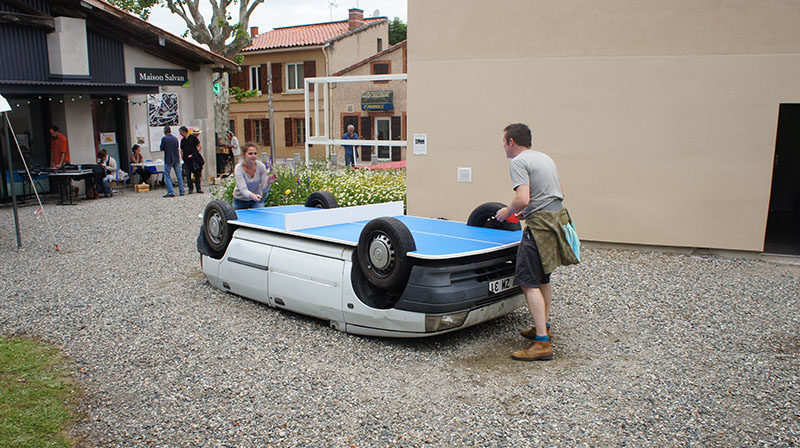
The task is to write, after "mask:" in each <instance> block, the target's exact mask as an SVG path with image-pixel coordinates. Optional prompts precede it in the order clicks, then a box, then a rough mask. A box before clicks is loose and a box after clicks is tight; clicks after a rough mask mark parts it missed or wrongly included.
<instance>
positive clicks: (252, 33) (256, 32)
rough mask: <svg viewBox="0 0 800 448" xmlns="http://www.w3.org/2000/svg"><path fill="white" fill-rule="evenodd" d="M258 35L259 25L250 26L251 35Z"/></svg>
mask: <svg viewBox="0 0 800 448" xmlns="http://www.w3.org/2000/svg"><path fill="white" fill-rule="evenodd" d="M256 36H258V27H257V26H251V27H250V37H256Z"/></svg>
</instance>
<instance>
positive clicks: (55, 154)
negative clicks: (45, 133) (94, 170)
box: [50, 126, 70, 168]
mask: <svg viewBox="0 0 800 448" xmlns="http://www.w3.org/2000/svg"><path fill="white" fill-rule="evenodd" d="M50 137H52V139H50V166H51V167H52V168H61V167H62V166H64V164H65V163H70V162H69V142H68V141H67V137H65V136H64V134H62V133H61V132H59V129H58V126H52V127H51V128H50Z"/></svg>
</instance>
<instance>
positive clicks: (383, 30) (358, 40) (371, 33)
mask: <svg viewBox="0 0 800 448" xmlns="http://www.w3.org/2000/svg"><path fill="white" fill-rule="evenodd" d="M378 38H380V39H382V41H383V49H382V50H381V51H383V50H385V49H387V48H389V47H390V45H389V23H388V22H382V23H380V24H377V25H375V26H372V27H370V28H367V29H366V30H364V31H361V32H358V33H355V34H352V35H350V36H347V37H345V38H343V39H340V40H337V41H335V42H333V43H332V44H331V45H330V47H328V51H329V64H330V65H329V67H328V69H329V71H328V73H334V72H338V71H339V70H342V69H345V68H347V67H349V66H351V65H353V64H355V63H356V62H358V61H361V60H363V59H366V58H368V57H370V56H372V55H374V54H375V53H378Z"/></svg>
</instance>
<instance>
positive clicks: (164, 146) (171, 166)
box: [159, 126, 184, 198]
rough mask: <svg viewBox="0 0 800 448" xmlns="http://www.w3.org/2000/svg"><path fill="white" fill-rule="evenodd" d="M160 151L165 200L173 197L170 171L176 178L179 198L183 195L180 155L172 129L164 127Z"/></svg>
mask: <svg viewBox="0 0 800 448" xmlns="http://www.w3.org/2000/svg"><path fill="white" fill-rule="evenodd" d="M159 149H160V150H161V151H164V184H165V185H166V186H167V194H165V195H164V197H165V198H173V197H175V191H174V190H173V189H172V173H171V171H172V170H175V177H177V178H178V191H179V192H180V194H181V196H183V194H184V189H183V173H181V155H180V152H179V149H178V138H177V137H175V136H174V135H172V129H170V127H169V126H164V136H163V137H161V146H160V147H159Z"/></svg>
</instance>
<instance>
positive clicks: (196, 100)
mask: <svg viewBox="0 0 800 448" xmlns="http://www.w3.org/2000/svg"><path fill="white" fill-rule="evenodd" d="M124 54H125V82H127V83H131V84H134V83H136V77H135V69H136V68H137V67H140V68H162V69H183V68H184V67H181V66H178V65H175V64H173V63H171V62H169V61H166V60H164V59H160V58H158V57H155V56H153V55H151V54H149V53H145V52H144V51H142V50H139V49H138V48H134V47H130V46H128V45H125V47H124ZM187 76H188V78H189V86H188V87H183V86H159V92H160V93H176V94H178V108H179V111H178V114H179V120H180V125H182V126H196V127H197V128H199V129H200V130H201V131H202V132H201V134H200V137H199V138H200V143H201V144H202V145H203V158H204V159H205V161H206V164H205V167H204V170H203V175H204V177H206V178H208V176H209V175H215V174H216V143H215V142H214V132H215V128H214V115H213V114H214V99H213V93H212V91H211V83H212V80H213V76H214V74H213V72H212V70H211V68H209V67H203V68H201V69H200V70H198V71H192V70H187ZM128 99H129V100H130V101H131V102H130V103H129V105H128V117H129V126H130V128H129V130H128V132H129V135H131V141H133V142H135V139H136V132H135V127H136V126H148V111H147V95H130V96H129V98H128ZM156 131H157V132H155V133H154V132H150V130H149V128H148V132H147V138H148V142H147V145H142V155H143V156H144V158H145V159H151V160H157V159H163V158H164V152H163V151H159V150H158V149H159V144H160V141H161V136H163V132H162V131H161V130H160V129H156ZM172 134H173V135H175V136H176V137H178V136H179V134H178V127H175V128H174V129H173V130H172Z"/></svg>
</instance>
